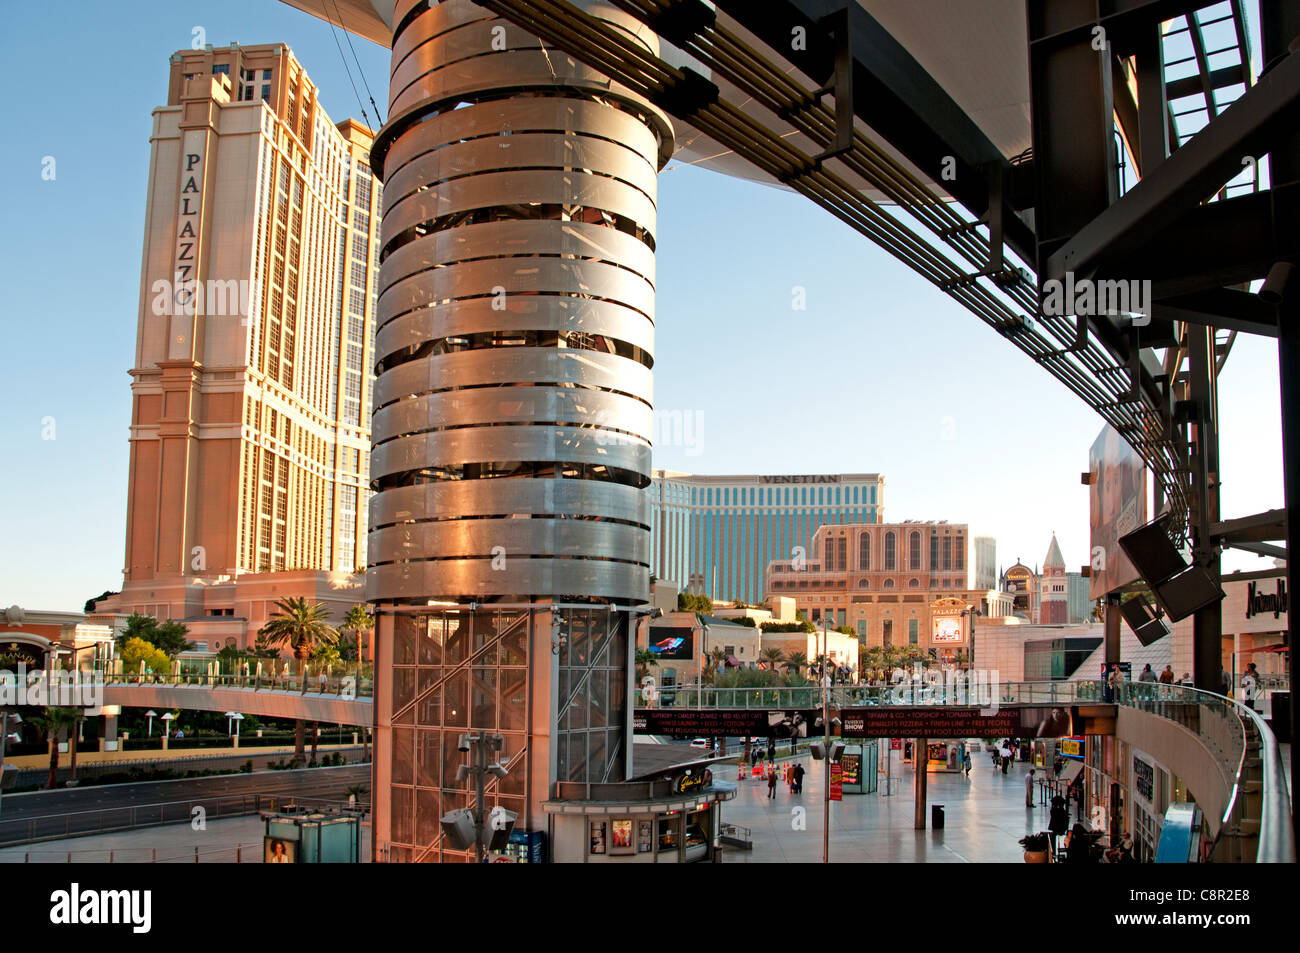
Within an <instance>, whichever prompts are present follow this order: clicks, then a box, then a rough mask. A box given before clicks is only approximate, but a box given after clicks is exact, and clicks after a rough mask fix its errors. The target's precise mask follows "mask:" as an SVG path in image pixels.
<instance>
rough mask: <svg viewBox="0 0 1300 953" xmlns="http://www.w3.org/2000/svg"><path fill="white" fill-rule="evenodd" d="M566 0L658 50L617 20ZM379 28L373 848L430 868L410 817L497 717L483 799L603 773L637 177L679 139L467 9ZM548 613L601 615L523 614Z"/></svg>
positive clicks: (642, 332) (644, 585)
mask: <svg viewBox="0 0 1300 953" xmlns="http://www.w3.org/2000/svg"><path fill="white" fill-rule="evenodd" d="M583 6H584V7H585V8H586V9H587V10H588V11H589V12H591V13H593V14H594V15H596V16H599V17H601V18H602V19H605V20H607V21H609V22H612V23H615V24H617V25H619V26H620V27H621V28H623V29H625V30H626V31H627V32H628V33H629V35H631V36H634V37H637V38H639V39H640V41H641V42H643V43H644V45H645V46H646V48H647V49H648V50H650V51H657V48H658V43H657V40H656V38H655V37H654V36H653V34H650V33H648V32H647V31H646V29H645V27H644V26H643V25H642V24H640V23H638V22H637V21H636V20H634V19H633V18H631V17H628V16H626V15H625V14H622V13H620V12H619V11H617V10H615V9H614V8H612V7H611V6H609V5H607V4H603V3H596V2H591V3H585V4H583ZM393 22H394V31H393V56H392V81H391V87H390V116H389V120H388V123H387V124H386V125H385V126H384V128H383V130H382V131H381V132H380V134H379V135H378V137H377V138H376V141H375V145H374V148H373V150H372V153H371V164H372V166H373V168H374V169H375V171H376V173H377V174H378V175H380V176H381V177H382V179H383V181H384V213H383V216H384V217H383V229H382V239H381V261H382V266H381V274H380V292H379V299H378V305H377V311H376V329H377V330H376V337H375V355H376V360H377V366H376V374H377V378H376V382H375V401H374V407H375V413H374V420H373V440H374V449H373V452H372V456H371V463H370V473H371V478H372V481H373V482H372V485H373V488H374V490H375V491H376V492H375V496H374V499H373V501H372V504H371V513H370V540H369V559H370V567H369V572H368V583H367V584H368V597H369V599H370V600H371V601H372V602H374V603H376V605H377V607H378V615H379V622H378V635H379V638H378V640H377V644H378V655H377V657H376V663H377V681H378V692H377V696H376V746H375V757H376V767H375V788H376V799H375V801H376V812H375V843H376V856H377V859H396V860H425V859H437V857H441V856H444V848H442V847H438V846H436V845H434V843H433V842H434V841H435V840H436V831H437V827H436V819H435V823H434V826H433V827H432V828H430V829H428V830H425V829H424V827H425V826H426V825H427V824H428V820H429V818H428V816H427V815H428V813H429V812H430V811H433V810H436V811H438V812H440V813H441V812H445V811H446V810H447V809H448V808H455V807H456V806H458V805H459V806H465V799H464V786H463V785H461V784H459V783H457V782H455V781H454V779H453V778H452V777H451V774H452V773H453V772H452V769H454V767H455V761H456V758H455V757H454V752H451V753H449V752H448V748H447V746H448V743H449V741H450V742H451V743H453V744H454V738H453V737H452V736H453V735H454V732H455V731H456V730H464V729H465V728H467V727H468V728H471V729H472V728H476V727H481V728H484V729H489V730H497V731H504V732H506V733H507V735H506V742H507V743H506V749H507V750H506V751H505V752H504V753H503V759H504V760H505V761H506V762H508V764H509V766H510V769H511V778H510V779H509V780H508V781H505V782H502V784H501V785H500V786H499V789H498V791H497V793H498V794H505V795H518V798H517V799H512V798H511V797H505V798H502V799H501V800H499V801H498V803H502V804H503V806H510V807H511V808H512V809H514V808H517V807H519V806H520V805H522V806H523V808H524V812H525V813H526V814H529V815H530V822H532V823H534V824H538V823H544V818H543V817H538V816H534V815H537V814H539V811H540V808H539V805H540V803H541V802H542V801H543V800H545V799H546V798H547V797H550V796H552V793H553V788H552V786H553V783H554V782H555V781H556V780H561V781H563V780H578V781H603V780H610V781H617V780H622V777H623V774H622V766H621V764H622V762H621V759H622V758H623V757H625V754H620V753H619V752H620V750H623V749H625V747H626V744H627V742H628V741H630V739H629V738H626V737H625V735H626V729H625V724H626V722H627V717H628V716H627V704H628V700H627V697H626V691H625V687H626V685H627V682H628V675H627V673H628V672H629V671H630V662H629V660H628V659H629V655H630V648H629V643H630V640H629V627H628V617H627V615H626V614H624V613H620V612H618V611H614V610H613V608H612V607H613V606H615V605H618V606H625V607H626V606H631V605H635V604H640V603H644V602H645V601H646V599H647V598H648V594H649V568H650V567H649V563H650V558H649V556H650V552H649V551H650V525H649V524H650V519H649V507H648V499H647V495H646V493H645V487H646V486H648V485H649V483H650V439H651V425H652V407H651V365H652V363H653V361H652V352H653V343H654V333H653V332H654V233H655V202H656V189H655V180H656V175H657V172H658V169H659V168H660V167H661V166H662V164H663V162H664V161H666V159H667V156H668V155H669V154H670V152H671V148H672V132H671V126H670V125H669V123H668V121H667V119H666V118H665V117H664V116H663V114H662V113H661V112H660V111H658V110H657V109H656V108H655V107H653V106H651V105H650V104H649V103H648V102H646V101H645V100H643V99H641V98H639V97H637V96H635V95H633V94H632V93H630V92H629V91H627V90H624V89H622V88H621V87H619V86H618V85H617V84H615V83H612V82H611V81H610V80H608V79H607V78H605V77H604V76H602V75H600V74H599V73H597V72H596V71H594V70H592V69H591V68H589V67H587V66H584V65H582V64H580V63H578V62H577V61H575V60H573V59H572V58H570V57H568V56H567V55H565V54H563V53H560V52H558V51H555V50H553V49H548V48H544V47H542V45H541V44H540V42H539V41H538V40H537V39H536V38H535V37H533V36H531V35H530V34H528V33H527V32H525V31H523V30H521V29H519V28H518V27H516V26H514V25H513V24H511V23H509V22H507V21H505V20H502V19H498V18H496V17H495V16H494V15H492V14H490V13H488V12H486V11H484V10H483V9H482V8H480V7H478V6H476V5H474V4H473V3H471V2H468V0H448V2H443V3H437V2H434V0H398V2H397V5H396V10H395V13H394V20H393ZM492 603H497V604H498V606H500V610H504V611H500V610H495V609H493V608H492V607H491V604H492ZM552 603H556V604H567V605H570V606H572V605H575V604H578V603H582V604H592V605H593V609H592V610H590V611H588V610H585V609H583V610H578V611H577V612H576V613H565V612H563V611H557V612H556V613H555V614H554V615H552V613H551V612H550V611H549V610H546V609H543V610H533V609H522V608H521V607H523V606H527V605H548V604H552ZM598 606H599V607H600V608H597V607H598ZM435 607H436V608H435ZM507 607H508V608H507ZM579 616H580V618H578V617H579ZM494 640H495V642H496V643H499V644H494ZM476 653H477V654H476ZM593 673H595V674H593ZM458 686H459V687H458ZM592 686H595V687H592ZM458 692H459V693H460V694H457V693H458ZM584 693H585V694H584ZM467 709H468V710H469V711H470V712H471V717H470V720H469V722H468V723H467V721H466V714H465V713H466V710H467ZM597 709H599V711H598V710H597ZM575 712H577V713H579V714H580V715H581V719H579V718H578V715H577V714H575ZM579 721H581V724H579ZM405 725H409V726H411V727H410V728H409V729H408V728H406V727H403V726H405ZM510 729H517V730H518V734H517V735H516V734H510V733H509V730H510ZM430 745H433V746H435V747H436V748H437V750H435V751H430V750H428V746H430ZM422 746H423V747H424V750H421V748H422ZM413 765H415V766H416V767H417V768H418V767H420V766H425V767H427V770H425V771H424V773H423V780H422V779H421V771H420V770H416V769H413V767H412V766H413ZM521 773H522V774H523V775H524V777H520V774H521ZM523 821H524V818H521V821H520V822H521V824H522V823H523ZM435 855H436V856H435Z"/></svg>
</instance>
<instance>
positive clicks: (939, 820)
mask: <svg viewBox="0 0 1300 953" xmlns="http://www.w3.org/2000/svg"><path fill="white" fill-rule="evenodd" d="M930 827H931V828H932V829H934V830H936V831H937V830H942V829H943V805H942V804H931V805H930Z"/></svg>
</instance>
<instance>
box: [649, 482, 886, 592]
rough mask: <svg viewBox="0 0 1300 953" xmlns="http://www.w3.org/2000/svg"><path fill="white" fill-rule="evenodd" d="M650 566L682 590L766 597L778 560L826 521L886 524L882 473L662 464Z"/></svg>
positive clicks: (654, 492) (655, 486) (653, 499)
mask: <svg viewBox="0 0 1300 953" xmlns="http://www.w3.org/2000/svg"><path fill="white" fill-rule="evenodd" d="M649 493H650V516H651V521H652V522H651V528H652V537H651V547H650V551H651V555H650V559H651V570H652V571H653V572H654V574H655V575H656V576H657V577H658V578H660V579H667V580H670V581H672V582H673V583H675V584H676V585H677V587H678V588H679V589H682V590H684V591H689V592H695V593H706V594H708V595H710V596H711V597H712V598H714V599H742V600H744V601H745V602H751V603H753V602H760V601H762V599H763V592H764V590H763V573H764V570H765V569H766V568H767V565H768V563H769V562H771V561H772V560H774V559H789V558H791V556H792V555H793V550H794V547H796V546H807V545H808V540H809V539H811V538H812V536H813V534H814V533H816V532H817V531H818V529H819V528H820V527H821V526H823V525H825V524H833V525H845V524H848V523H879V522H880V521H881V520H882V519H884V513H885V478H884V477H882V476H881V475H880V474H878V473H814V474H802V475H793V476H776V475H768V474H761V475H759V474H746V475H736V476H706V475H702V474H695V473H677V472H674V471H672V470H655V471H654V474H653V481H652V482H651V485H650V489H649Z"/></svg>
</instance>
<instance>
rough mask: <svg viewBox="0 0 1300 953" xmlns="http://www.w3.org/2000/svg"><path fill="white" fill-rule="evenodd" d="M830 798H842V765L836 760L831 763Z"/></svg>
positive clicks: (835, 799)
mask: <svg viewBox="0 0 1300 953" xmlns="http://www.w3.org/2000/svg"><path fill="white" fill-rule="evenodd" d="M831 800H832V801H842V800H844V766H843V765H841V764H840V763H839V762H838V761H836V762H833V763H832V764H831Z"/></svg>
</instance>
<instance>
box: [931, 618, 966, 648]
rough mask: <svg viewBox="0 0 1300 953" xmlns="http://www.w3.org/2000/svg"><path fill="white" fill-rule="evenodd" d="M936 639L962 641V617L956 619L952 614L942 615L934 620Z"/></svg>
mask: <svg viewBox="0 0 1300 953" xmlns="http://www.w3.org/2000/svg"><path fill="white" fill-rule="evenodd" d="M934 641H935V642H960V641H961V619H954V618H952V617H951V616H947V617H940V618H937V619H935V620H934Z"/></svg>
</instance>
